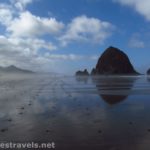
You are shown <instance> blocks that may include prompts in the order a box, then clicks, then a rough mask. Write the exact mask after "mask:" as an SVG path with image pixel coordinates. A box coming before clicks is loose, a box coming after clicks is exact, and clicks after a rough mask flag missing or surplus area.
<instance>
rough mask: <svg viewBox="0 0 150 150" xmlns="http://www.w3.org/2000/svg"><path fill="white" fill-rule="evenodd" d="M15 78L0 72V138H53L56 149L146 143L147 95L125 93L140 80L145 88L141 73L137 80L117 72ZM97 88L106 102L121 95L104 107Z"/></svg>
mask: <svg viewBox="0 0 150 150" xmlns="http://www.w3.org/2000/svg"><path fill="white" fill-rule="evenodd" d="M5 78H6V77H5ZM15 78H16V76H15V77H10V79H9V78H6V80H4V79H2V77H0V85H1V86H0V91H1V92H0V142H1V141H6V142H9V141H11V142H12V141H17V142H30V141H34V142H44V143H45V142H46V143H47V142H55V143H56V150H99V149H100V150H135V149H136V150H143V149H148V148H149V147H150V143H149V139H150V119H149V114H150V109H149V107H150V101H149V95H144V94H142V95H138V96H137V93H134V94H133V95H130V94H131V91H133V89H134V90H135V89H136V90H138V91H139V90H140V91H141V88H142V89H143V85H144V88H147V89H148V90H149V89H150V84H149V83H148V82H147V79H145V78H144V80H143V78H142V80H140V82H138V84H137V82H135V81H136V79H135V78H134V79H133V78H127V79H125V78H122V77H121V78H117V79H114V78H113V79H112V78H110V77H109V78H106V79H104V78H103V77H101V78H98V79H93V81H92V80H91V79H90V78H88V80H87V82H86V83H85V82H81V83H80V82H77V80H76V78H74V77H53V76H48V75H46V76H45V75H43V76H35V75H34V76H26V77H22V76H21V77H17V79H15ZM83 81H84V80H83ZM137 81H138V80H137ZM93 82H94V84H93ZM95 85H97V87H96V86H95ZM97 89H98V90H97ZM78 91H80V92H78ZM82 91H83V92H82ZM85 91H86V92H85ZM97 91H98V92H97ZM149 91H150V90H149ZM99 93H100V95H102V96H103V99H104V98H105V99H107V100H108V101H109V103H110V99H112V96H117V97H119V98H115V102H116V103H117V102H119V101H120V100H123V99H125V98H126V101H124V103H121V105H113V107H109V106H108V105H105V104H104V103H103V100H102V97H101V98H100V97H99ZM138 93H139V92H138ZM109 95H110V97H109ZM128 95H130V96H128ZM120 97H121V98H120ZM111 103H112V102H111Z"/></svg>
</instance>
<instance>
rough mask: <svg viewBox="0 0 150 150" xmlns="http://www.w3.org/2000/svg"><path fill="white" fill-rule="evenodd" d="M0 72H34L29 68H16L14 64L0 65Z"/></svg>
mask: <svg viewBox="0 0 150 150" xmlns="http://www.w3.org/2000/svg"><path fill="white" fill-rule="evenodd" d="M0 73H34V72H33V71H30V70H25V69H21V68H18V67H16V66H14V65H11V66H8V67H1V66H0Z"/></svg>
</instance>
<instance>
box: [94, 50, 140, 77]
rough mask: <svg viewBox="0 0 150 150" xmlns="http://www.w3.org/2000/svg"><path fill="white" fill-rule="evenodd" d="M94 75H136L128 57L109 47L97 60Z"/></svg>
mask: <svg viewBox="0 0 150 150" xmlns="http://www.w3.org/2000/svg"><path fill="white" fill-rule="evenodd" d="M93 73H95V75H138V74H139V73H138V72H137V71H135V69H134V67H133V66H132V64H131V62H130V60H129V58H128V56H127V55H126V54H125V53H124V52H123V51H121V50H120V49H118V48H115V47H109V48H107V49H106V50H105V51H104V53H103V54H102V55H101V57H100V58H99V60H98V62H97V65H96V70H94V71H93Z"/></svg>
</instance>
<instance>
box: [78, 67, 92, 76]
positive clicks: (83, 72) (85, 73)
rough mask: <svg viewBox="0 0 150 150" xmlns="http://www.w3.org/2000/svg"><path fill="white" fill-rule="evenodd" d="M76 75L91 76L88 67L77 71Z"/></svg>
mask: <svg viewBox="0 0 150 150" xmlns="http://www.w3.org/2000/svg"><path fill="white" fill-rule="evenodd" d="M76 76H89V73H88V71H87V69H85V70H84V71H80V70H79V71H77V72H76Z"/></svg>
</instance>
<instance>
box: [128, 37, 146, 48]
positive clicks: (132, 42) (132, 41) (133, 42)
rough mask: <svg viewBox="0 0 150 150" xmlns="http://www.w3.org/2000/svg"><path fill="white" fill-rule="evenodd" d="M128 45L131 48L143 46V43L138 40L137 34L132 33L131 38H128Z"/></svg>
mask: <svg viewBox="0 0 150 150" xmlns="http://www.w3.org/2000/svg"><path fill="white" fill-rule="evenodd" d="M128 45H129V47H131V48H144V47H145V43H144V42H143V41H142V40H140V38H139V36H138V35H133V36H132V37H131V39H130V40H129V44H128Z"/></svg>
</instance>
